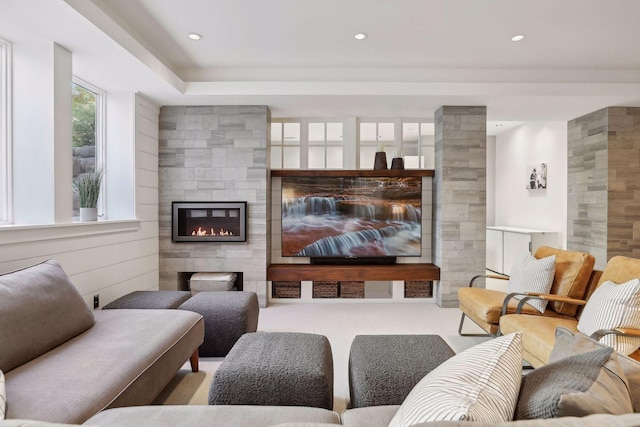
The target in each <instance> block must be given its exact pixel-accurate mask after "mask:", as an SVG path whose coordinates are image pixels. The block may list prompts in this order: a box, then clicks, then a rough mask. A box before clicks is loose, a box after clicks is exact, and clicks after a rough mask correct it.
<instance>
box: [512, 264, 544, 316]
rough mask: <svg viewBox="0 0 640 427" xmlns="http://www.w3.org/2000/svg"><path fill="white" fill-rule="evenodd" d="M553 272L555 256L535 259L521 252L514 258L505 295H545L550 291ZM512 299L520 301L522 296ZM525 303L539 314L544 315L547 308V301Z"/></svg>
mask: <svg viewBox="0 0 640 427" xmlns="http://www.w3.org/2000/svg"><path fill="white" fill-rule="evenodd" d="M555 270H556V256H555V255H551V256H548V257H545V258H542V259H537V258H535V257H534V256H533V255H531V254H530V253H529V252H523V253H522V254H520V255H519V256H518V258H516V261H515V263H514V265H513V268H512V270H511V276H510V277H509V285H508V286H507V293H508V294H510V293H512V292H520V293H523V294H524V293H526V292H538V293H541V294H547V293H549V290H550V289H551V284H552V283H553V276H554V273H555ZM514 298H516V299H521V298H522V295H516V296H515V297H514ZM527 303H528V304H529V305H530V306H532V307H533V308H535V309H536V310H538V311H539V312H540V313H544V309H545V308H546V306H547V301H544V300H533V301H527Z"/></svg>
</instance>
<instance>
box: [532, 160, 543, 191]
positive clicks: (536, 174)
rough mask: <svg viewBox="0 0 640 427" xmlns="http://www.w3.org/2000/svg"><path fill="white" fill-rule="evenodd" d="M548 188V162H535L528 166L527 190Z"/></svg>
mask: <svg viewBox="0 0 640 427" xmlns="http://www.w3.org/2000/svg"><path fill="white" fill-rule="evenodd" d="M546 188H547V164H546V163H535V164H531V165H528V166H527V190H544V189H546Z"/></svg>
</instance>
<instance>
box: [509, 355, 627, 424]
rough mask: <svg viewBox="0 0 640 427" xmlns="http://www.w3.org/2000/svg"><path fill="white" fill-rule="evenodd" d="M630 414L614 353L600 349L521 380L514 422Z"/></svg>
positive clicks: (554, 364) (567, 359) (542, 368)
mask: <svg viewBox="0 0 640 427" xmlns="http://www.w3.org/2000/svg"><path fill="white" fill-rule="evenodd" d="M631 412H633V407H632V405H631V398H630V396H629V386H628V384H627V379H626V378H625V376H624V373H623V372H622V368H621V367H620V364H619V363H618V359H617V356H616V353H615V352H614V351H613V349H612V348H608V347H603V348H599V349H596V350H593V351H589V352H586V353H582V354H577V355H573V356H569V357H566V358H564V359H561V360H558V361H557V362H553V363H549V364H548V365H545V366H542V367H540V368H537V369H535V370H533V371H531V372H530V373H528V374H527V375H525V376H523V377H522V385H521V387H520V395H519V397H518V404H517V405H516V414H515V419H538V418H557V417H569V416H576V417H583V416H586V415H590V414H626V413H631Z"/></svg>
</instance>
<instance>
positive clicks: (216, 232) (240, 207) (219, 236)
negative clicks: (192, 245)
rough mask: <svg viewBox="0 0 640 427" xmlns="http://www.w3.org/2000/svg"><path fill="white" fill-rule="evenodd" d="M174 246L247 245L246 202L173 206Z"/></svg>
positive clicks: (190, 203)
mask: <svg viewBox="0 0 640 427" xmlns="http://www.w3.org/2000/svg"><path fill="white" fill-rule="evenodd" d="M171 228H172V233H171V235H172V239H173V241H174V242H246V241H247V202H173V203H172V227H171Z"/></svg>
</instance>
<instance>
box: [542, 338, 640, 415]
mask: <svg viewBox="0 0 640 427" xmlns="http://www.w3.org/2000/svg"><path fill="white" fill-rule="evenodd" d="M602 347H604V344H601V343H599V342H597V341H594V340H592V339H591V338H589V337H587V336H586V335H584V334H581V333H574V332H573V331H571V330H569V329H567V328H562V327H560V328H557V329H556V341H555V344H554V346H553V350H552V351H551V356H549V363H552V362H556V361H558V360H561V359H564V358H565V357H568V356H572V355H574V354H580V353H586V352H589V351H593V350H596V349H598V348H602ZM618 362H619V363H620V367H621V368H622V371H623V372H624V375H625V376H626V377H627V381H628V383H629V392H630V394H631V403H632V404H633V412H640V363H638V361H636V360H634V359H632V358H630V357H627V356H624V355H622V354H618Z"/></svg>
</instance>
